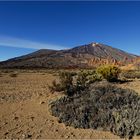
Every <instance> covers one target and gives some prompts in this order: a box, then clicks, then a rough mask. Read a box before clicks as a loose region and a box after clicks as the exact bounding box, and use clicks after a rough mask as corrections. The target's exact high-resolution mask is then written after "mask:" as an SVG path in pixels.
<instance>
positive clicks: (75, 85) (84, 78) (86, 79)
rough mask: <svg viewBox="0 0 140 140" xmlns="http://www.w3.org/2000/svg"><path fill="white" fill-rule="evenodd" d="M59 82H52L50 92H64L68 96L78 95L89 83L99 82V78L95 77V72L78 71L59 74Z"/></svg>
mask: <svg viewBox="0 0 140 140" xmlns="http://www.w3.org/2000/svg"><path fill="white" fill-rule="evenodd" d="M59 78H60V81H59V82H58V83H56V81H53V83H52V86H50V87H49V88H50V90H51V92H54V91H58V92H61V91H64V93H65V94H66V95H68V96H72V95H73V94H80V93H81V91H83V90H84V89H85V88H87V87H88V86H89V85H90V84H91V83H93V82H95V81H99V80H101V77H100V76H98V75H97V73H96V72H95V71H87V70H84V71H80V72H78V73H75V72H60V73H59Z"/></svg>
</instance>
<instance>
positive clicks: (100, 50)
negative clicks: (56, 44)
mask: <svg viewBox="0 0 140 140" xmlns="http://www.w3.org/2000/svg"><path fill="white" fill-rule="evenodd" d="M135 58H137V56H136V55H133V54H129V53H127V52H124V51H122V50H119V49H117V48H113V47H111V46H108V45H104V44H100V43H90V44H87V45H82V46H77V47H74V48H72V49H67V50H59V51H58V50H48V49H41V50H39V51H36V52H34V53H31V54H28V55H24V56H21V57H16V58H13V59H9V60H7V61H3V62H0V67H1V68H89V67H96V66H99V65H102V64H116V65H121V66H122V65H125V64H129V63H133V60H134V59H135Z"/></svg>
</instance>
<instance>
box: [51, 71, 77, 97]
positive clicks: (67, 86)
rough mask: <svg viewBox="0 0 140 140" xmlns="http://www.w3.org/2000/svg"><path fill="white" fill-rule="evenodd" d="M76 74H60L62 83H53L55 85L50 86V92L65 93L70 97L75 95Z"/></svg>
mask: <svg viewBox="0 0 140 140" xmlns="http://www.w3.org/2000/svg"><path fill="white" fill-rule="evenodd" d="M74 75H75V74H73V73H70V72H60V73H59V78H60V81H59V83H56V81H53V83H52V84H53V85H52V86H50V87H49V88H50V90H51V91H52V92H55V91H58V92H61V91H64V93H65V94H66V95H68V96H71V95H73V93H74V90H75V87H74V85H73V76H74Z"/></svg>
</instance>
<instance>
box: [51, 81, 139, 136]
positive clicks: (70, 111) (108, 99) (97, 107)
mask: <svg viewBox="0 0 140 140" xmlns="http://www.w3.org/2000/svg"><path fill="white" fill-rule="evenodd" d="M51 111H52V115H54V116H56V117H58V118H59V122H63V123H65V125H68V126H73V127H75V128H93V129H99V130H108V131H111V132H113V133H114V134H116V135H119V136H120V137H124V138H131V137H133V136H134V135H140V97H139V96H138V94H137V93H135V92H134V91H132V90H129V89H121V88H118V87H116V86H112V85H111V84H108V83H104V82H103V81H102V82H95V83H93V84H91V85H90V87H89V88H86V89H85V90H83V91H82V92H81V94H74V96H71V97H70V98H68V97H66V96H65V97H62V98H60V99H59V100H56V101H54V102H52V103H51Z"/></svg>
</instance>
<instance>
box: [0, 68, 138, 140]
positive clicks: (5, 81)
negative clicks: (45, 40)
mask: <svg viewBox="0 0 140 140" xmlns="http://www.w3.org/2000/svg"><path fill="white" fill-rule="evenodd" d="M54 79H57V75H56V74H55V73H54V74H52V73H48V72H26V71H25V72H22V73H21V72H17V74H16V76H15V75H12V74H11V73H2V74H1V77H0V110H1V113H0V138H1V139H4V138H92V139H120V138H119V137H117V136H115V135H113V134H111V133H110V132H105V131H97V130H93V129H75V128H73V127H68V126H65V125H64V124H63V123H59V122H58V119H57V118H56V117H53V116H52V115H51V114H50V106H49V103H50V102H52V101H54V100H56V99H58V98H60V97H61V96H63V95H61V94H55V93H54V94H51V93H50V92H49V89H48V85H50V84H51V82H52V81H53V80H54ZM139 85H140V80H138V79H135V80H133V81H131V82H127V83H124V84H119V85H118V86H120V87H123V88H131V89H133V90H135V91H136V92H138V93H139V94H140V86H139ZM134 139H140V138H139V137H134Z"/></svg>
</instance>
